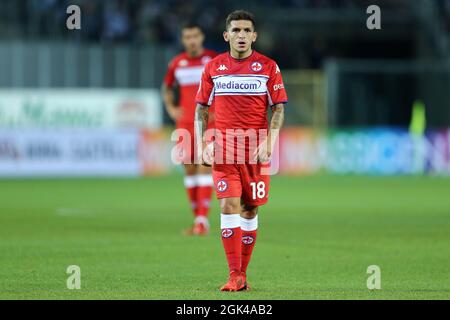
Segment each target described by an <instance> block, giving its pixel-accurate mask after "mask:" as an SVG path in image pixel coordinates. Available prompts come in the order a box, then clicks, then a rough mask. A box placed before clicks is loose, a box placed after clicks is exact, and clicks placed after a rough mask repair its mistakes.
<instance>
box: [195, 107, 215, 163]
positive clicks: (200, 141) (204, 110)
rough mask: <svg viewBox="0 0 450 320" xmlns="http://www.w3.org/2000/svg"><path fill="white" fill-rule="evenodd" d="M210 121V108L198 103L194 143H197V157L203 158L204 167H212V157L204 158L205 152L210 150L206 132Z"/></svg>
mask: <svg viewBox="0 0 450 320" xmlns="http://www.w3.org/2000/svg"><path fill="white" fill-rule="evenodd" d="M208 120H209V107H208V106H204V105H202V104H199V103H197V107H196V109H195V136H196V139H195V140H194V141H197V146H196V147H197V155H198V156H199V157H201V158H200V159H201V163H202V164H203V165H204V166H207V167H210V166H211V160H212V158H211V157H212V155H211V154H209V155H208V154H207V156H206V157H203V150H208V149H207V147H206V140H205V131H206V129H207V128H208ZM205 158H206V159H205ZM200 159H199V160H200Z"/></svg>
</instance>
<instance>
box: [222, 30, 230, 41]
mask: <svg viewBox="0 0 450 320" xmlns="http://www.w3.org/2000/svg"><path fill="white" fill-rule="evenodd" d="M223 38H224V40H225V42H228V41H230V38H229V37H228V32H227V31H224V32H223Z"/></svg>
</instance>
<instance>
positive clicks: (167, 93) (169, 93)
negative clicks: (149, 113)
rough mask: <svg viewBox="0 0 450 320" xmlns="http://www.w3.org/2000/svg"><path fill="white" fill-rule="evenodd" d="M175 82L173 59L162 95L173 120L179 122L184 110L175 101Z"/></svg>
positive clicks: (163, 85)
mask: <svg viewBox="0 0 450 320" xmlns="http://www.w3.org/2000/svg"><path fill="white" fill-rule="evenodd" d="M174 84H175V62H174V61H171V62H170V64H169V68H168V69H167V73H166V75H165V77H164V82H163V84H162V86H161V96H162V99H163V102H164V107H165V108H166V111H167V113H168V114H169V116H170V117H171V118H172V120H173V121H175V122H177V121H178V120H179V119H180V118H181V116H182V114H183V110H182V108H181V107H180V106H178V105H177V104H176V102H175V91H174V89H173V86H174Z"/></svg>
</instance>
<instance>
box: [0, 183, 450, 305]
mask: <svg viewBox="0 0 450 320" xmlns="http://www.w3.org/2000/svg"><path fill="white" fill-rule="evenodd" d="M449 191H450V179H441V178H433V177H396V178H377V177H354V176H345V177H336V176H315V177H302V178H292V177H274V178H273V179H272V189H271V197H270V201H269V203H268V204H267V205H266V206H264V207H263V208H261V210H260V219H259V220H260V232H259V234H258V241H257V244H256V247H255V252H254V256H253V259H252V261H251V264H250V267H249V275H248V276H249V282H250V284H251V285H252V291H250V292H239V293H222V292H219V291H218V288H219V287H220V285H222V284H223V283H224V281H225V280H226V278H227V269H226V261H225V256H224V253H223V249H222V246H221V241H220V233H219V219H218V218H219V208H218V203H217V201H214V202H213V206H212V210H211V220H212V221H211V222H212V233H211V235H210V236H208V237H204V238H189V237H184V236H181V233H180V231H181V230H182V229H183V228H184V227H186V226H188V225H189V224H190V223H191V215H190V212H189V209H188V205H187V199H186V197H185V192H184V189H183V187H182V179H181V176H170V177H157V178H147V179H136V180H133V179H77V180H27V181H20V180H3V181H0V299H449V298H450V270H449V268H448V266H449V265H450V197H449ZM69 265H78V266H80V268H81V286H82V288H81V290H68V289H67V288H66V279H67V277H68V275H67V274H66V268H67V267H68V266H69ZM369 265H378V266H380V268H381V279H382V283H381V285H382V289H381V290H376V291H369V290H368V289H367V287H366V281H367V277H368V276H369V275H368V274H366V270H367V267H368V266H369Z"/></svg>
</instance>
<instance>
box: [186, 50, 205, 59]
mask: <svg viewBox="0 0 450 320" xmlns="http://www.w3.org/2000/svg"><path fill="white" fill-rule="evenodd" d="M204 50H205V49H204V48H201V49H200V50H195V51H190V52H189V51H186V53H187V55H188V57H189V58H198V57H200V56H201V55H202V54H203V51H204Z"/></svg>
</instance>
